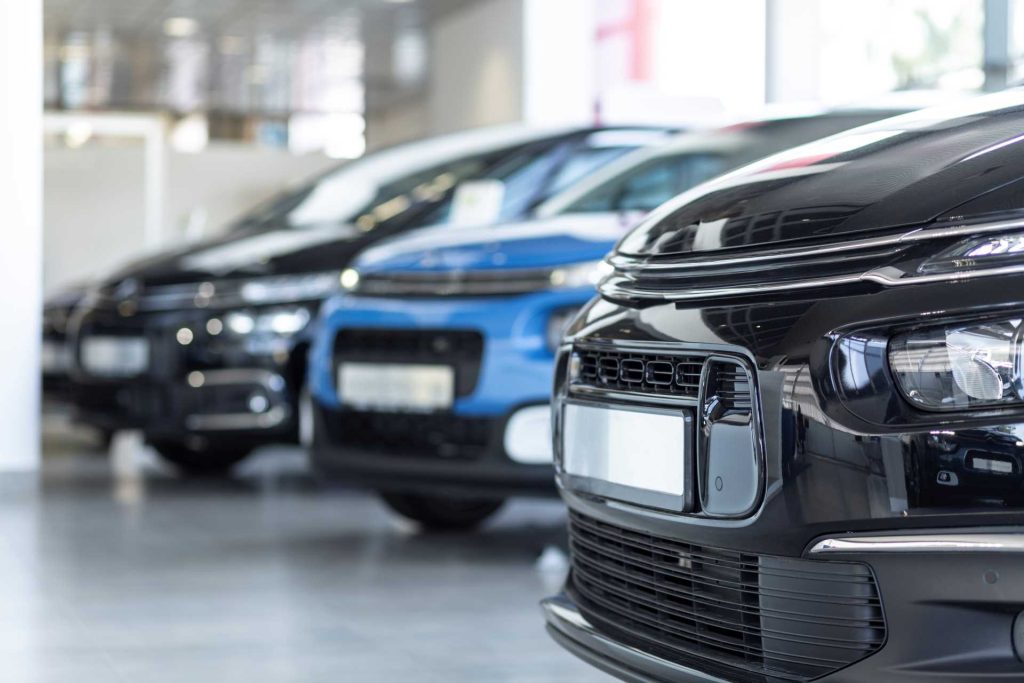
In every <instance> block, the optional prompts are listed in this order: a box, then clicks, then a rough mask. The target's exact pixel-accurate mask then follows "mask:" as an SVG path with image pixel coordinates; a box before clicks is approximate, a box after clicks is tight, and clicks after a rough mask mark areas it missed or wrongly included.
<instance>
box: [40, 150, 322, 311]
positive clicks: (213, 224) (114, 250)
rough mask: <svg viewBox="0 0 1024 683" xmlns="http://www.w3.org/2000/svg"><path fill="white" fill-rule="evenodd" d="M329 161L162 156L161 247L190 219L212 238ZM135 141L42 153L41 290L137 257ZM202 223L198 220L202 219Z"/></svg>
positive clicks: (277, 155) (208, 153) (215, 154)
mask: <svg viewBox="0 0 1024 683" xmlns="http://www.w3.org/2000/svg"><path fill="white" fill-rule="evenodd" d="M336 163H337V162H335V161H331V160H329V159H327V158H325V157H323V156H320V155H304V156H295V155H292V154H289V153H287V152H285V151H282V150H275V149H267V148H260V147H252V146H246V145H239V144H231V143H214V144H211V145H210V146H209V147H207V148H206V150H204V151H203V152H201V153H199V154H182V153H178V152H168V154H167V158H166V164H167V166H166V174H165V178H166V184H167V187H166V188H164V202H165V203H164V211H163V237H164V243H165V245H173V244H179V243H181V242H183V241H184V239H185V236H186V235H185V232H186V225H187V223H188V222H189V218H190V216H191V217H192V218H193V219H194V220H195V221H196V225H197V227H198V224H200V223H204V224H205V234H207V235H209V234H214V233H216V232H217V231H218V230H220V229H221V228H222V227H224V225H225V224H226V223H228V222H229V221H230V220H231V219H232V218H235V217H237V216H239V215H240V214H242V213H244V212H245V211H246V210H248V209H249V208H250V207H252V206H254V205H255V204H257V203H258V202H260V201H263V200H264V199H266V198H267V197H269V196H271V195H273V194H274V193H276V192H279V191H281V190H283V189H285V188H286V187H288V186H289V185H291V184H293V183H298V182H301V181H302V180H304V179H306V178H309V177H310V176H312V175H315V174H316V173H319V172H321V171H322V170H325V169H327V168H330V167H331V166H333V165H334V164H336ZM142 168H143V147H142V144H141V143H134V142H131V141H127V140H125V141H121V142H118V143H117V144H109V143H107V144H95V145H87V146H85V147H82V148H79V149H69V148H67V147H64V146H56V145H52V146H49V147H48V148H47V149H46V152H45V169H46V173H45V215H46V220H45V232H44V235H45V248H44V271H43V273H44V274H43V282H44V285H45V290H46V291H47V292H48V293H49V292H53V291H56V290H58V289H60V288H61V287H62V286H64V285H67V284H72V283H75V282H78V281H82V280H87V279H90V278H92V277H97V276H102V275H103V274H104V273H105V272H107V271H108V270H109V269H110V268H112V267H115V266H118V265H119V264H122V263H124V262H125V261H126V260H128V259H130V258H134V257H136V256H137V255H139V254H140V253H141V252H143V250H144V247H145V241H144V234H143V229H142V228H143V211H144V206H143V178H142ZM204 217H205V220H203V219H204Z"/></svg>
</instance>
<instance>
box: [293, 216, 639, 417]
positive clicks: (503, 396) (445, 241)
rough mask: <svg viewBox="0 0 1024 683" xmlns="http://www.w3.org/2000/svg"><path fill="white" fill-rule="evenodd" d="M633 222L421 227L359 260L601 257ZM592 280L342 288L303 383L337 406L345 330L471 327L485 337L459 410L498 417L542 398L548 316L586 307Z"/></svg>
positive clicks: (379, 268) (422, 264)
mask: <svg viewBox="0 0 1024 683" xmlns="http://www.w3.org/2000/svg"><path fill="white" fill-rule="evenodd" d="M630 223H631V221H628V220H624V219H622V218H621V217H618V216H612V215H607V214H594V215H576V216H564V217H560V218H556V219H551V220H548V221H536V222H532V223H524V224H514V225H507V226H499V227H495V228H475V229H469V228H455V229H453V228H427V229H424V230H420V231H417V232H416V233H412V234H410V235H409V236H407V237H402V238H398V239H396V240H391V241H389V242H386V243H383V244H382V245H380V246H379V247H376V248H374V249H371V250H370V251H368V252H366V253H364V254H363V255H362V256H361V257H360V258H359V259H357V261H356V263H355V266H356V268H357V269H358V270H359V271H360V272H361V273H364V274H365V273H373V274H375V275H381V274H387V273H395V274H401V273H411V272H428V271H429V272H439V271H445V270H456V271H457V270H477V271H479V270H488V271H490V272H492V273H493V272H494V271H499V270H502V269H504V270H508V271H509V272H510V273H512V272H513V271H515V270H522V269H530V268H549V267H558V266H571V265H574V264H578V263H592V262H594V261H597V260H599V259H600V258H602V257H603V256H604V255H605V254H607V253H608V251H610V250H611V248H612V247H613V246H614V245H615V241H616V239H617V238H618V237H619V236H620V235H621V234H622V233H623V232H624V231H625V230H626V229H627V228H628V227H629V224H630ZM593 293H594V290H593V288H592V287H589V286H586V287H575V288H570V289H550V290H546V291H538V292H533V293H529V294H521V295H515V296H508V295H505V296H487V297H463V298H460V297H445V296H438V297H434V298H430V297H427V298H386V297H370V296H360V295H359V294H358V293H355V294H340V295H337V296H335V297H332V298H331V299H329V300H328V301H327V302H326V304H325V305H324V306H323V308H322V309H321V317H320V324H319V330H318V332H317V334H316V337H315V340H314V343H313V347H312V349H311V353H310V364H309V369H310V387H311V388H312V393H313V397H314V399H315V400H317V401H318V402H320V403H321V404H322V405H323V406H325V407H329V408H334V409H337V408H339V407H340V405H341V404H340V401H339V399H338V395H337V391H336V388H335V378H334V376H333V373H334V371H333V363H332V358H331V355H332V349H333V346H334V339H335V337H336V335H337V334H338V332H339V331H340V330H342V329H345V328H377V329H394V330H407V329H433V330H438V329H450V330H474V331H478V332H480V333H481V334H482V335H483V337H484V353H483V362H482V366H481V370H480V375H479V380H478V382H477V386H476V388H475V390H474V391H473V393H472V394H470V395H468V396H464V397H460V398H457V399H456V402H455V405H454V412H455V413H456V414H458V415H464V416H499V415H503V414H505V413H507V412H508V411H510V410H511V409H512V408H515V407H516V406H520V405H523V404H527V403H538V402H544V401H547V400H548V398H549V396H550V393H551V383H552V380H553V362H554V356H553V355H552V352H551V350H550V349H549V348H548V347H547V339H546V333H547V326H548V322H549V320H550V318H551V315H552V314H553V313H555V312H560V311H564V310H565V309H566V308H570V307H578V306H582V305H583V304H585V303H586V302H587V301H588V300H589V299H590V298H591V297H592V296H593Z"/></svg>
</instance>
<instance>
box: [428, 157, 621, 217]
mask: <svg viewBox="0 0 1024 683" xmlns="http://www.w3.org/2000/svg"><path fill="white" fill-rule="evenodd" d="M633 149H635V147H630V146H608V147H589V146H586V145H580V144H574V143H572V142H565V143H563V144H560V145H557V146H554V147H548V148H545V149H531V150H524V151H522V152H520V153H519V154H516V155H514V156H512V157H510V158H508V159H505V160H504V161H502V162H501V163H499V164H497V165H496V166H494V167H493V168H491V169H489V170H488V171H487V172H485V173H481V174H480V175H479V176H477V177H474V178H472V179H471V180H497V181H500V182H501V184H502V191H503V193H502V200H501V207H500V209H499V213H498V216H497V221H499V222H500V221H507V220H514V219H516V218H520V217H521V216H523V215H525V214H527V213H529V211H530V210H531V209H532V208H533V207H534V206H535V205H536V204H538V203H540V202H542V201H544V200H545V199H548V198H549V197H551V196H553V195H555V194H557V193H558V192H559V191H561V190H563V189H566V188H568V187H569V186H570V185H572V184H573V183H575V182H576V181H578V180H580V179H582V178H583V177H585V176H586V175H587V174H589V173H591V172H593V171H594V170H596V169H598V168H600V167H601V166H603V165H605V164H607V163H609V162H610V161H613V160H615V159H617V158H618V157H620V156H622V155H624V154H626V153H627V152H631V151H633ZM452 207H453V199H452V198H449V199H448V200H446V201H444V202H442V203H441V204H440V205H438V206H437V207H436V208H435V209H434V210H432V211H431V213H430V215H429V216H428V217H427V218H426V219H425V221H424V222H425V223H430V224H434V225H438V224H444V223H447V222H449V220H450V219H451V214H452Z"/></svg>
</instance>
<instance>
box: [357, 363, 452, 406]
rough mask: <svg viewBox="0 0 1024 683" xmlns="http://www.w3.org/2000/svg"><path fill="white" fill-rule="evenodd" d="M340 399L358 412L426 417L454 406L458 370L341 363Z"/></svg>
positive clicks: (430, 366)
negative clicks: (417, 414)
mask: <svg viewBox="0 0 1024 683" xmlns="http://www.w3.org/2000/svg"><path fill="white" fill-rule="evenodd" d="M337 379H338V384H337V386H338V397H339V398H340V400H341V403H342V405H345V406H347V407H350V408H355V409H358V410H379V411H394V412H410V413H426V412H438V411H443V410H449V409H450V408H451V407H452V405H453V404H454V402H455V368H453V367H452V366H450V365H426V364H419V363H349V362H345V363H340V364H339V365H338V378H337Z"/></svg>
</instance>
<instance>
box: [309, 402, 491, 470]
mask: <svg viewBox="0 0 1024 683" xmlns="http://www.w3.org/2000/svg"><path fill="white" fill-rule="evenodd" d="M327 429H328V430H329V432H330V435H331V439H332V441H335V442H336V443H341V444H344V445H345V447H346V448H352V449H355V450H367V451H373V452H374V453H375V454H376V453H380V454H383V455H392V456H401V457H421V458H442V459H446V460H476V459H479V458H480V457H481V456H482V455H483V454H484V452H485V451H486V450H487V447H488V445H489V444H490V440H491V435H492V434H495V433H496V431H495V429H496V425H495V421H494V420H493V419H488V418H464V417H456V416H454V415H451V414H448V413H443V414H436V415H413V414H406V413H377V412H361V411H355V410H344V411H342V412H341V413H340V414H339V415H338V418H337V419H332V420H328V421H327Z"/></svg>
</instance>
